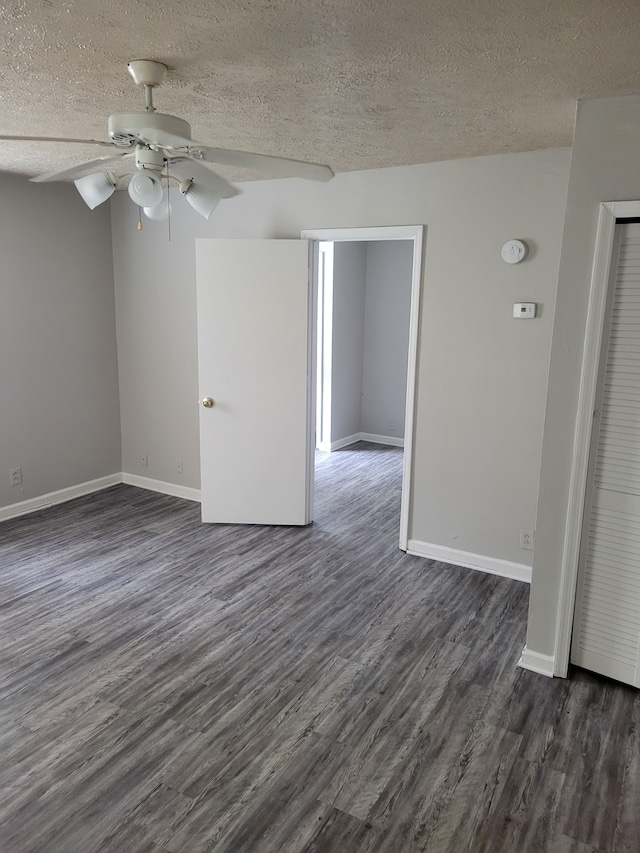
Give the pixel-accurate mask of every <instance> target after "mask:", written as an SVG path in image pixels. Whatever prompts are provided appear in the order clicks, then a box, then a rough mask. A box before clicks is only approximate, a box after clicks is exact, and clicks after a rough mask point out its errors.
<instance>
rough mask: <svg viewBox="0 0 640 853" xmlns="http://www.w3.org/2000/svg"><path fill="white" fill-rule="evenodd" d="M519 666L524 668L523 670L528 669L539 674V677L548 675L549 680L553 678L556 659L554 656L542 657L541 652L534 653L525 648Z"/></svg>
mask: <svg viewBox="0 0 640 853" xmlns="http://www.w3.org/2000/svg"><path fill="white" fill-rule="evenodd" d="M518 666H520V667H522V669H528V670H530V671H531V672H537V673H538V675H546V676H547V677H548V678H553V675H554V672H555V658H554V657H553V655H541V654H540V652H534V651H532V650H531V649H528V648H527V647H526V646H525V647H524V649H523V650H522V657H521V658H520V660H519V661H518Z"/></svg>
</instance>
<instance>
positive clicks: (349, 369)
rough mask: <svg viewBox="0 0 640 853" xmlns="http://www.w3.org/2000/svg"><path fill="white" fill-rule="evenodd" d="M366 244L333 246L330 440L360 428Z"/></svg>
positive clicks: (350, 433) (337, 438) (342, 436)
mask: <svg viewBox="0 0 640 853" xmlns="http://www.w3.org/2000/svg"><path fill="white" fill-rule="evenodd" d="M366 273H367V245H366V243H335V244H334V247H333V335H332V339H333V340H332V344H333V345H332V367H331V441H339V440H340V439H341V438H346V437H347V436H350V435H354V434H356V433H359V432H360V431H361V427H360V404H361V401H362V358H363V353H364V318H365V285H366Z"/></svg>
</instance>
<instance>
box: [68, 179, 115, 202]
mask: <svg viewBox="0 0 640 853" xmlns="http://www.w3.org/2000/svg"><path fill="white" fill-rule="evenodd" d="M73 183H74V184H75V185H76V189H77V190H78V192H79V193H80V195H81V196H82V198H83V199H84V202H85V204H86V205H87V207H89V208H91V210H93V209H94V208H96V207H97V206H98V205H99V204H102V203H103V202H104V201H106V200H107V199H108V198H111V196H112V195H113V194H114V192H115V189H116V179H115V177H114V176H113V175H112V174H111V172H94V174H93V175H85V176H84V178H76V180H75V181H74V182H73Z"/></svg>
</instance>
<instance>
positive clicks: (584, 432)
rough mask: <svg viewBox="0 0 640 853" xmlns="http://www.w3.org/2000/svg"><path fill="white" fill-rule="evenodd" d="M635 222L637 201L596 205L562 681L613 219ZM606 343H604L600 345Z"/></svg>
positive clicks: (566, 553)
mask: <svg viewBox="0 0 640 853" xmlns="http://www.w3.org/2000/svg"><path fill="white" fill-rule="evenodd" d="M631 217H640V201H609V202H603V203H602V204H601V205H600V215H599V218H598V231H597V235H596V247H595V254H594V259H593V268H592V273H591V287H590V291H589V308H588V313H587V327H586V335H585V343H584V350H583V354H582V372H581V377H580V393H579V397H578V415H577V418H576V428H575V434H574V442H573V457H572V462H571V481H570V484H569V505H568V512H567V527H566V531H565V539H564V549H563V554H562V565H561V568H560V596H559V599H558V630H557V632H556V641H555V648H554V671H553V674H554V675H556V676H559V677H561V678H566V677H567V672H568V669H569V654H570V650H571V635H572V630H573V615H574V608H575V601H576V592H577V584H578V562H579V559H580V542H581V538H582V526H583V519H584V510H585V498H586V495H587V485H588V474H589V459H590V449H591V435H592V427H593V416H594V413H595V409H596V394H597V387H598V377H599V371H600V360H601V355H602V347H603V336H604V325H605V319H606V309H607V295H608V291H609V279H610V276H611V260H612V255H613V247H614V236H615V226H616V220H617V219H626V218H631ZM605 343H606V342H605Z"/></svg>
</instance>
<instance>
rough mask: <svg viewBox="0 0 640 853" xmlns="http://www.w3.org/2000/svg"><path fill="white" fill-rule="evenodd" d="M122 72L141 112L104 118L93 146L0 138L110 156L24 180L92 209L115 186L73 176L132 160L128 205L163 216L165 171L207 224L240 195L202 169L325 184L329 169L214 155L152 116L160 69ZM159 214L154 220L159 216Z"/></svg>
mask: <svg viewBox="0 0 640 853" xmlns="http://www.w3.org/2000/svg"><path fill="white" fill-rule="evenodd" d="M128 69H129V73H130V74H131V77H132V78H133V80H134V82H135V84H136V85H137V86H143V87H144V95H145V107H144V112H139V113H116V114H115V115H112V116H109V119H108V121H107V135H108V137H109V142H102V141H100V140H96V139H61V138H59V137H46V136H36V137H33V136H23V137H21V136H13V135H12V136H7V135H0V141H3V140H11V141H16V140H18V141H19V140H23V141H28V142H57V143H60V142H65V143H67V144H81V145H97V146H102V147H105V146H106V147H108V148H111V150H112V153H111V154H105V155H104V156H101V157H97V158H95V159H92V160H89V161H86V162H84V163H79V164H78V165H77V166H73V167H67V168H65V169H62V170H56V171H53V172H47V173H46V174H44V175H37V176H36V177H34V178H31V180H32V181H35V182H40V183H45V182H48V181H65V180H67V179H69V178H72V179H73V180H74V183H75V185H76V187H77V189H78V192H79V193H80V195H81V196H82V198H83V199H84V201H85V202H86V204H87V206H88V207H90V208H91V210H93V209H94V208H95V207H97V206H98V205H99V204H102V203H103V202H105V201H107V199H109V198H110V197H111V195H112V194H113V192H114V190H115V187H116V179H115V177H114V176H113V175H112V174H110V173H109V172H97V173H93V174H90V175H84V176H83V177H80V176H81V175H82V173H83V172H86V171H87V169H89V168H93V167H96V166H104V165H106V164H107V163H112V162H115V161H123V160H125V159H127V158H135V167H136V172H135V173H134V175H133V177H132V178H131V180H130V181H129V186H128V192H129V196H130V197H131V199H132V201H133V202H135V204H137V205H138V206H139V207H142V208H144V211H145V215H147V216H148V217H149V218H150V219H166V218H167V216H168V212H169V210H170V205H169V202H168V194H167V204H166V206H165V205H164V204H163V203H162V202H163V197H164V193H163V190H162V183H161V181H160V176H161V175H162V174H163V172H164V171H165V167H166V176H167V182H168V181H169V180H171V179H173V180H176V181H177V182H178V184H179V185H180V191H181V193H182V195H183V196H184V197H185V199H186V200H187V202H188V203H189V204H190V205H191V207H192V208H193V209H194V210H196V211H197V212H198V213H199V214H200V215H201V216H203V217H204V218H205V219H208V218H209V217H210V216H211V214H212V213H213V211H214V210H215V208H216V207H217V206H218V204H219V203H220V201H221V199H223V198H233V196H235V195H238V193H239V192H240V190H238V189H237V188H236V187H234V186H233V185H232V184H230V183H228V181H226V180H225V179H224V178H222V177H220V175H217V174H216V173H215V172H213V171H212V170H211V168H210V164H215V163H218V164H219V165H222V166H231V167H239V168H244V169H250V170H251V171H253V172H266V173H267V174H270V175H271V176H272V177H279V178H290V177H296V178H307V179H309V180H312V181H329V180H331V178H332V177H333V171H332V170H331V168H330V167H329V166H324V165H321V164H319V163H308V162H305V161H302V160H291V159H287V158H284V157H272V156H271V155H267V154H255V153H251V152H249V151H236V150H234V149H231V148H215V147H213V146H210V145H207V144H205V143H202V142H196V141H194V140H193V139H192V138H191V126H190V124H189V123H188V122H186V121H184V119H181V118H178V117H177V116H172V115H168V114H165V113H158V112H156V109H155V107H154V105H153V90H154V88H156V87H157V86H159V85H160V84H161V83H162V81H163V80H164V76H165V74H166V72H167V66H166V65H165V64H164V63H162V62H156V61H155V60H152V59H134V60H132V61H131V62H129V63H128ZM161 211H162V215H160V214H161Z"/></svg>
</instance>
